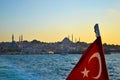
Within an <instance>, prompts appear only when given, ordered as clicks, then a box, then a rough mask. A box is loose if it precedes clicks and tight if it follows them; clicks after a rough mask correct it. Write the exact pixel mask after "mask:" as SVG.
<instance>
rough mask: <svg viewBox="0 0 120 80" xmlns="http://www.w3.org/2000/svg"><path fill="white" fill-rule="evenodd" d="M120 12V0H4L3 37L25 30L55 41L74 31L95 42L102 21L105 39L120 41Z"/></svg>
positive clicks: (0, 1) (0, 12)
mask: <svg viewBox="0 0 120 80" xmlns="http://www.w3.org/2000/svg"><path fill="white" fill-rule="evenodd" d="M119 13H120V0H0V41H11V35H12V34H15V39H16V40H18V37H19V35H21V34H23V36H24V39H26V40H33V39H37V40H40V41H47V42H54V41H60V40H62V39H63V38H64V37H65V36H68V35H71V34H74V36H75V38H77V39H78V38H79V37H80V38H81V40H82V41H85V42H92V41H93V40H94V38H95V36H94V32H93V31H94V30H93V26H94V24H95V23H99V25H100V28H101V30H102V31H101V32H102V33H103V34H102V35H103V38H104V40H103V41H104V42H106V43H111V44H112V43H114V44H119V43H120V42H119V40H118V37H120V36H119V35H118V34H120V33H119V31H118V30H119V29H120V23H119V19H120V14H119ZM112 38H114V39H113V40H109V39H112Z"/></svg>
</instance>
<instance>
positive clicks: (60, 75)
mask: <svg viewBox="0 0 120 80" xmlns="http://www.w3.org/2000/svg"><path fill="white" fill-rule="evenodd" d="M105 56H106V60H107V65H108V69H109V76H110V80H120V54H114V53H113V54H109V55H105ZM80 57H81V54H67V55H64V54H62V55H61V54H42V55H0V80H65V79H66V77H67V75H68V74H69V73H70V71H71V70H72V68H73V67H74V66H75V64H76V63H77V62H78V60H79V58H80Z"/></svg>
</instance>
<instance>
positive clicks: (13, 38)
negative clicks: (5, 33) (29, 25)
mask: <svg viewBox="0 0 120 80" xmlns="http://www.w3.org/2000/svg"><path fill="white" fill-rule="evenodd" d="M12 42H14V34H12Z"/></svg>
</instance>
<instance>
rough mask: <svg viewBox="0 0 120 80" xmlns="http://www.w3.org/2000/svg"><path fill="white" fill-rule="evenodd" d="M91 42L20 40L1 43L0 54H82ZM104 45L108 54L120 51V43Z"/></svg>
mask: <svg viewBox="0 0 120 80" xmlns="http://www.w3.org/2000/svg"><path fill="white" fill-rule="evenodd" d="M89 45H90V44H88V43H85V42H80V41H78V42H72V41H71V40H70V39H69V38H67V37H65V38H64V39H63V40H62V41H60V42H55V43H46V42H41V41H38V40H33V41H30V42H29V41H22V40H21V41H19V42H15V41H14V40H13V38H12V42H1V43H0V54H48V53H49V54H81V53H83V52H84V51H85V50H86V49H87V48H88V46H89ZM103 45H104V51H105V53H106V54H110V53H112V52H114V53H119V52H120V46H119V45H108V44H106V43H105V44H103Z"/></svg>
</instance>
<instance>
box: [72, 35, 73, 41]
mask: <svg viewBox="0 0 120 80" xmlns="http://www.w3.org/2000/svg"><path fill="white" fill-rule="evenodd" d="M72 42H73V34H72Z"/></svg>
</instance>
